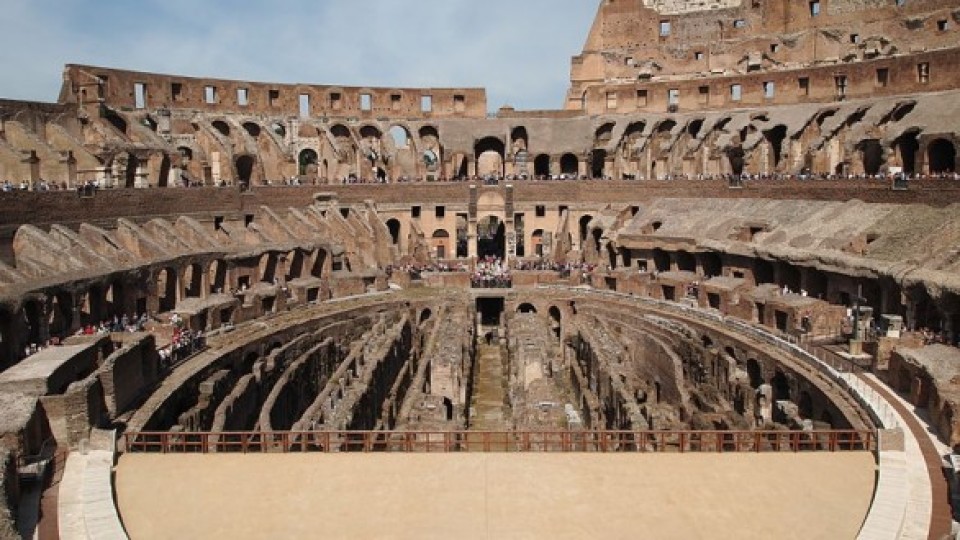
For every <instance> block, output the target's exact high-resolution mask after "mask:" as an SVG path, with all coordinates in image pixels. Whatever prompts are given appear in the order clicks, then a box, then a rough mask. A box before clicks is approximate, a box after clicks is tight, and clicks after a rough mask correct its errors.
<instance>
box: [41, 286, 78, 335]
mask: <svg viewBox="0 0 960 540" xmlns="http://www.w3.org/2000/svg"><path fill="white" fill-rule="evenodd" d="M72 325H73V297H72V296H71V295H70V293H66V292H62V293H57V294H56V295H54V296H53V297H52V298H51V299H50V315H49V318H48V320H47V329H48V333H49V334H50V335H51V336H57V337H65V336H66V335H67V334H68V333H70V330H71V327H72Z"/></svg>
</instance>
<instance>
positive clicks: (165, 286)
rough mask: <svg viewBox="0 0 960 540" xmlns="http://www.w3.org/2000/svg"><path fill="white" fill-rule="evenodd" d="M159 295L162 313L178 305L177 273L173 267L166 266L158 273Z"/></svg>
mask: <svg viewBox="0 0 960 540" xmlns="http://www.w3.org/2000/svg"><path fill="white" fill-rule="evenodd" d="M157 297H158V299H159V311H160V313H166V312H168V311H173V310H174V309H175V308H176V307H177V273H176V272H175V271H174V270H173V269H172V268H164V269H163V270H161V271H160V273H159V274H158V275H157Z"/></svg>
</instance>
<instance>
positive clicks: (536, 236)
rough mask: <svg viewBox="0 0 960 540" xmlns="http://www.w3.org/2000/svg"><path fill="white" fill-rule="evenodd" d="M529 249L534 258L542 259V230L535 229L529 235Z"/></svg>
mask: <svg viewBox="0 0 960 540" xmlns="http://www.w3.org/2000/svg"><path fill="white" fill-rule="evenodd" d="M530 247H531V248H532V249H533V254H534V255H535V256H537V257H543V229H537V230H535V231H533V234H532V235H530Z"/></svg>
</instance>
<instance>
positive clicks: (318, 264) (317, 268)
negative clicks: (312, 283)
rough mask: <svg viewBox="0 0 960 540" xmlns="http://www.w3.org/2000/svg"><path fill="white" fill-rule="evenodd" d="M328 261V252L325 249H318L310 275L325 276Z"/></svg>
mask: <svg viewBox="0 0 960 540" xmlns="http://www.w3.org/2000/svg"><path fill="white" fill-rule="evenodd" d="M326 262H327V252H326V250H323V249H318V250H317V252H316V254H315V255H314V258H313V265H312V266H311V267H310V275H311V276H313V277H315V278H318V279H319V278H321V277H323V267H324V265H325V264H326Z"/></svg>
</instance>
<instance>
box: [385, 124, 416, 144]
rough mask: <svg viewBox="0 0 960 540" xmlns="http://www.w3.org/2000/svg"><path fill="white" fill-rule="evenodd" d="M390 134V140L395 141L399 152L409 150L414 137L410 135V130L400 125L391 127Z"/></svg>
mask: <svg viewBox="0 0 960 540" xmlns="http://www.w3.org/2000/svg"><path fill="white" fill-rule="evenodd" d="M388 133H389V134H390V138H391V139H392V140H393V146H394V148H396V149H398V150H402V149H405V148H409V147H410V144H411V143H412V142H413V136H411V135H410V130H408V129H407V128H406V127H404V126H401V125H399V124H394V125H393V126H391V127H390V130H389V131H388Z"/></svg>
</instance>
